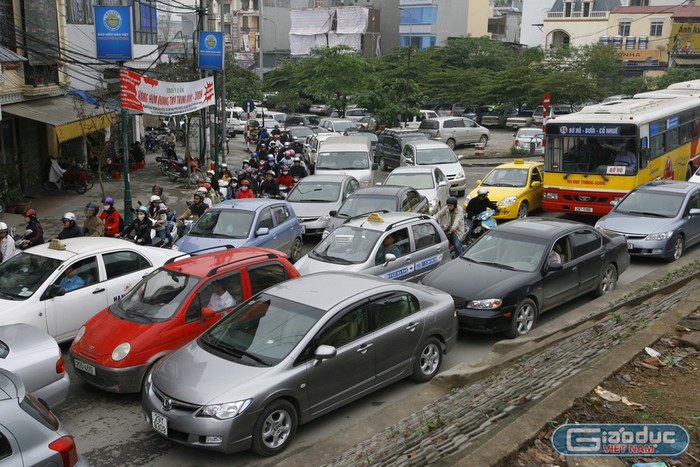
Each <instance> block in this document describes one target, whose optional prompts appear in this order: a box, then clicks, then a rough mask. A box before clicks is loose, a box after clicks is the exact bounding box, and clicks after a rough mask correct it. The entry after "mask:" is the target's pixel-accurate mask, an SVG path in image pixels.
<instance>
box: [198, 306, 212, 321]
mask: <svg viewBox="0 0 700 467" xmlns="http://www.w3.org/2000/svg"><path fill="white" fill-rule="evenodd" d="M200 315H201V318H200V320H199V321H200V322H201V323H203V322H204V321H206V320H208V319H211V318H213V317H214V316H216V312H215V311H214V309H213V308H212V307H210V306H205V307H204V308H202V310H201V312H200Z"/></svg>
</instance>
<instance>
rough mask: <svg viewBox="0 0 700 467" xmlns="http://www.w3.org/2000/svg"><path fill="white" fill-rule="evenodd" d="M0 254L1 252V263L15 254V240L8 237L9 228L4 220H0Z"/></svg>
mask: <svg viewBox="0 0 700 467" xmlns="http://www.w3.org/2000/svg"><path fill="white" fill-rule="evenodd" d="M0 254H2V258H1V259H0V262H3V263H4V262H5V261H7V260H8V259H10V258H12V256H14V254H15V241H14V240H13V239H12V237H10V232H9V229H8V227H7V224H5V223H4V222H0Z"/></svg>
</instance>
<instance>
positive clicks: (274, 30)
mask: <svg viewBox="0 0 700 467" xmlns="http://www.w3.org/2000/svg"><path fill="white" fill-rule="evenodd" d="M263 19H264V20H265V21H269V22H271V23H272V32H273V34H274V38H275V45H274V49H275V67H276V66H277V24H275V22H274V21H272V20H271V19H270V18H263Z"/></svg>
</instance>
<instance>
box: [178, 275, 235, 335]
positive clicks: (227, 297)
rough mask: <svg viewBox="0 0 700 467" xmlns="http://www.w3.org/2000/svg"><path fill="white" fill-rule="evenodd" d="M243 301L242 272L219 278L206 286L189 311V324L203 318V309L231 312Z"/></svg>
mask: <svg viewBox="0 0 700 467" xmlns="http://www.w3.org/2000/svg"><path fill="white" fill-rule="evenodd" d="M242 301H243V289H242V287H241V272H240V271H235V272H233V273H232V274H229V275H227V276H224V275H222V276H220V277H217V278H216V279H215V280H212V281H210V282H209V283H208V284H207V285H205V286H204V287H203V288H202V289H200V291H199V292H197V295H196V296H195V298H194V300H192V303H190V306H189V308H188V309H187V316H186V320H187V322H191V321H196V320H198V319H200V317H201V316H202V308H204V307H206V306H208V307H211V308H213V309H214V311H216V312H219V311H226V310H231V309H232V308H233V307H234V306H236V305H237V304H239V303H241V302H242Z"/></svg>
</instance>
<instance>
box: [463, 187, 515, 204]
mask: <svg viewBox="0 0 700 467" xmlns="http://www.w3.org/2000/svg"><path fill="white" fill-rule="evenodd" d="M486 188H488V189H489V194H488V197H489V199H490V200H492V201H496V202H500V201H501V200H504V199H506V198H507V197H509V196H516V197H520V196H521V195H522V194H523V191H525V187H524V186H488V187H486ZM476 192H477V189H474V190H472V192H471V193H469V196H470V198H472V199H473V198H476Z"/></svg>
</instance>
